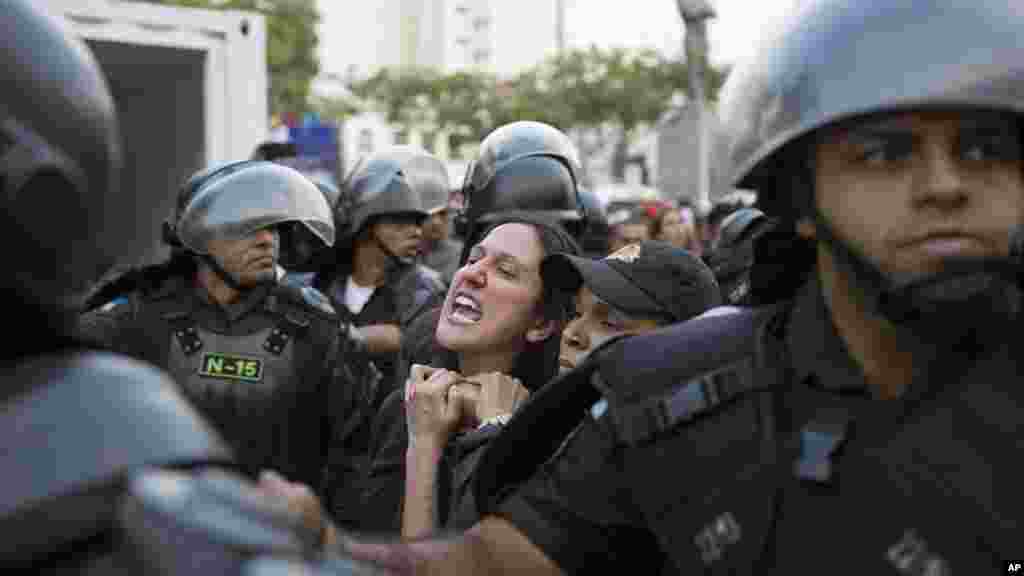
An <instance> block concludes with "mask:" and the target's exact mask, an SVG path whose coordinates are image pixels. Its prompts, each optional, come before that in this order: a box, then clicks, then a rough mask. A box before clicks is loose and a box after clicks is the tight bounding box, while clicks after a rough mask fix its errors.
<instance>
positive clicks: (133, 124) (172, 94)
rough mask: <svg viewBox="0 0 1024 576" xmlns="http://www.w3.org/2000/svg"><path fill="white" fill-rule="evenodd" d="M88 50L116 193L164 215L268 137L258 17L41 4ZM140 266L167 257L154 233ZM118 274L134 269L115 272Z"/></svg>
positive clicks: (103, 3)
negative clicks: (190, 187) (110, 98)
mask: <svg viewBox="0 0 1024 576" xmlns="http://www.w3.org/2000/svg"><path fill="white" fill-rule="evenodd" d="M42 1H43V2H45V3H46V5H47V6H48V7H49V8H50V9H51V11H52V12H53V13H54V14H57V15H59V16H61V17H63V20H64V21H65V22H66V23H67V25H68V26H69V29H70V30H71V31H72V32H73V33H75V34H76V35H78V36H79V37H81V38H83V39H84V40H85V42H86V44H87V45H88V46H89V47H90V48H91V49H92V51H93V54H94V55H95V56H96V59H97V61H98V62H99V65H100V67H101V68H102V69H103V72H104V73H105V74H106V76H107V80H108V83H109V85H110V89H111V92H112V93H113V95H114V100H115V103H116V105H117V111H118V116H119V120H120V128H121V134H122V138H123V141H124V142H123V149H124V176H123V183H122V185H123V186H124V189H126V190H133V191H134V192H135V193H136V194H144V195H146V196H147V197H148V198H151V199H152V206H153V209H154V210H157V211H160V212H161V213H163V214H168V215H169V214H170V213H171V210H172V209H173V206H174V196H175V193H176V192H177V190H178V188H179V187H180V186H181V184H182V183H183V182H184V180H185V179H186V178H187V177H188V176H189V175H190V174H191V173H193V172H195V171H196V170H199V169H201V168H205V167H207V166H209V165H211V164H216V163H220V162H227V161H231V160H241V159H245V158H247V157H249V155H250V154H251V153H252V151H253V150H254V149H255V147H256V146H257V145H258V144H259V143H260V142H261V141H263V140H265V139H266V137H267V134H268V124H269V113H268V78H267V59H266V23H265V21H264V18H263V16H262V15H261V14H253V13H248V12H237V11H219V10H200V9H194V8H180V7H171V6H163V5H156V4H146V3H140V2H123V1H118V0H42ZM139 241H140V242H151V243H152V245H153V250H152V253H151V255H150V256H149V257H148V258H147V259H146V260H148V261H152V260H154V259H158V258H161V257H162V256H163V255H164V254H165V253H166V252H165V250H166V249H165V248H164V247H163V246H162V245H161V242H160V231H159V230H154V231H153V235H152V237H150V238H139ZM124 264H125V265H132V264H140V262H133V263H124Z"/></svg>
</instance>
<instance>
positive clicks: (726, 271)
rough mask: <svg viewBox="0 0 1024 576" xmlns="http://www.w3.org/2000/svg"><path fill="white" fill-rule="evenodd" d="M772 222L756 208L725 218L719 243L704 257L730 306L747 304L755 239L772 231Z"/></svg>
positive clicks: (745, 209) (741, 210)
mask: <svg viewBox="0 0 1024 576" xmlns="http://www.w3.org/2000/svg"><path fill="white" fill-rule="evenodd" d="M773 224H774V223H773V222H772V220H771V219H770V218H768V217H767V216H766V215H765V214H764V212H761V211H760V210H758V209H757V208H740V209H739V210H737V211H736V212H733V213H732V214H730V215H728V216H726V217H725V219H724V220H722V223H721V226H720V232H719V237H718V243H717V245H716V246H715V249H714V251H712V252H711V253H710V254H708V255H707V257H706V260H707V264H708V266H709V267H710V268H711V270H712V271H713V272H714V273H715V280H717V281H718V285H719V287H720V288H721V290H722V299H723V300H724V301H725V302H728V303H729V304H734V305H740V304H749V298H748V296H749V294H750V269H751V268H752V267H753V265H754V246H755V245H756V243H757V239H758V238H760V237H761V236H762V235H763V234H766V233H767V232H768V231H769V230H771V228H772V226H773Z"/></svg>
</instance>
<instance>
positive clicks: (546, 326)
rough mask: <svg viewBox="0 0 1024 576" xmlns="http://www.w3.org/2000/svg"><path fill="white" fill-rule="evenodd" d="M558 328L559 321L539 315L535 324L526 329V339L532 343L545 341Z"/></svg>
mask: <svg viewBox="0 0 1024 576" xmlns="http://www.w3.org/2000/svg"><path fill="white" fill-rule="evenodd" d="M557 329H558V322H555V321H554V320H549V319H547V318H544V317H543V316H538V317H537V319H536V320H535V321H534V323H533V326H532V327H531V328H530V329H529V330H527V331H526V341H527V342H528V343H530V344H536V343H539V342H543V341H545V340H547V339H548V338H551V337H552V336H554V334H555V331H556V330H557Z"/></svg>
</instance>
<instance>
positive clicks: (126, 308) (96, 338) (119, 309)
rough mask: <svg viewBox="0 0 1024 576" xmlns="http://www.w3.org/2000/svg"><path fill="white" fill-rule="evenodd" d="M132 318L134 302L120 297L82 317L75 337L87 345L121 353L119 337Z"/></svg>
mask: <svg viewBox="0 0 1024 576" xmlns="http://www.w3.org/2000/svg"><path fill="white" fill-rule="evenodd" d="M132 317H133V305H132V302H131V301H130V300H129V298H128V297H120V298H118V299H116V300H113V301H112V302H109V303H108V304H106V305H104V306H101V307H99V308H97V309H95V310H90V311H88V312H86V313H84V314H82V315H80V316H79V317H78V322H77V325H76V327H75V329H76V334H75V335H76V337H78V338H79V339H81V340H82V341H83V342H85V343H87V344H91V345H94V346H97V347H102V348H107V349H109V350H115V351H119V350H120V346H119V341H120V338H119V336H120V335H121V333H122V331H123V326H124V324H125V323H126V322H129V321H130V320H131V318H132Z"/></svg>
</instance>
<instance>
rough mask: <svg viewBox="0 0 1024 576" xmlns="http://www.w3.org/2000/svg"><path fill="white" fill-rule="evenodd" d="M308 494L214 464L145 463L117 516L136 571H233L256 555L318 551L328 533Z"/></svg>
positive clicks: (298, 555) (312, 555)
mask: <svg viewBox="0 0 1024 576" xmlns="http://www.w3.org/2000/svg"><path fill="white" fill-rule="evenodd" d="M269 482H274V480H269V481H268V483H269ZM281 482H283V480H282V481H281ZM277 494H287V495H288V497H287V498H281V497H280V496H277ZM310 496H311V494H310ZM311 501H312V502H315V497H313V498H307V497H306V496H305V494H304V491H303V489H302V487H298V486H295V485H290V486H287V487H283V486H282V485H279V484H277V485H274V488H270V489H268V488H266V484H264V485H261V486H257V485H254V484H252V483H250V482H248V481H247V480H245V479H243V478H242V477H239V476H236V475H234V474H230V473H228V472H224V471H220V470H204V471H202V472H199V473H186V472H178V471H170V470H160V469H157V470H147V471H143V472H141V473H138V474H135V475H134V476H133V477H132V478H131V480H130V482H129V488H128V493H127V494H126V495H125V497H124V498H123V499H122V501H121V505H120V509H119V523H120V527H121V532H122V533H123V534H124V535H125V539H126V542H127V544H128V548H129V549H130V550H131V560H132V562H134V563H136V564H137V566H135V567H136V568H137V569H138V573H143V574H154V575H157V576H163V575H166V576H172V575H175V576H176V575H178V574H190V575H191V574H200V575H201V574H237V573H239V571H240V570H241V569H242V567H243V565H245V564H246V563H247V562H249V561H250V560H252V559H254V558H257V557H260V556H274V557H278V558H294V559H299V560H307V559H308V560H315V559H318V558H319V557H321V556H322V552H323V547H324V544H325V542H326V541H328V540H329V539H331V538H334V536H333V535H332V533H331V532H330V530H329V529H328V527H327V525H324V524H321V525H320V526H316V523H317V521H318V520H319V519H320V518H325V516H317V515H316V514H314V513H312V512H311V506H310V502H311ZM297 502H298V503H300V505H296V503H297Z"/></svg>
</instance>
